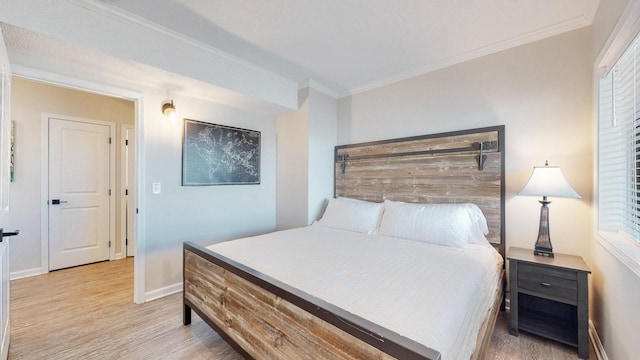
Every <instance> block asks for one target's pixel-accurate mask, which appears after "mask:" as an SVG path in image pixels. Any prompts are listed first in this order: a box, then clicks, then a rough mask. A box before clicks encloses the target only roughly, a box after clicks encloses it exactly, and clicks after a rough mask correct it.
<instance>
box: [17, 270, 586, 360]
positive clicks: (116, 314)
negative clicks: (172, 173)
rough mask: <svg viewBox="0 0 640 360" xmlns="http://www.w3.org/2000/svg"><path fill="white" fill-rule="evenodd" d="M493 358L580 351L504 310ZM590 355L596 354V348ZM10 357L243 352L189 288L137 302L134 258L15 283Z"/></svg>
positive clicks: (227, 356)
mask: <svg viewBox="0 0 640 360" xmlns="http://www.w3.org/2000/svg"><path fill="white" fill-rule="evenodd" d="M485 358H486V359H488V360H493V359H495V360H499V359H527V360H529V359H532V360H533V359H545V360H547V359H549V360H561V359H562V360H564V359H577V358H578V357H577V354H576V351H575V349H573V348H571V347H567V346H564V345H562V344H557V343H553V342H548V341H545V340H543V339H541V338H538V337H535V336H530V335H527V334H526V333H521V334H520V336H519V337H514V336H511V335H509V332H508V329H507V321H506V319H504V315H502V314H501V315H500V316H499V318H498V323H497V324H496V329H495V331H494V333H493V338H492V340H491V345H490V347H489V349H488V351H487V353H486V357H485ZM590 358H591V359H596V358H595V355H594V352H593V349H592V350H591V354H590ZM9 359H12V360H18V359H47V360H49V359H51V360H56V359H65V360H67V359H83V360H84V359H219V360H236V359H238V360H239V359H242V357H241V356H240V355H239V354H238V353H236V352H235V351H234V350H233V349H232V348H231V347H230V346H229V345H228V344H227V343H225V342H224V341H223V340H222V339H221V338H220V337H219V336H218V335H217V334H216V333H215V332H214V331H213V330H211V328H209V326H208V325H207V324H206V323H205V322H204V321H202V320H201V319H200V318H198V316H197V315H196V314H195V313H194V314H193V322H192V323H191V325H189V326H183V325H182V294H174V295H170V296H167V297H164V298H162V299H159V300H155V301H151V302H149V303H146V304H142V305H135V304H133V259H132V258H129V259H126V260H118V261H110V262H103V263H98V264H92V265H86V266H81V267H76V268H71V269H66V270H60V271H55V272H51V273H49V274H46V275H40V276H35V277H31V278H26V279H20V280H14V281H12V282H11V346H10V349H9Z"/></svg>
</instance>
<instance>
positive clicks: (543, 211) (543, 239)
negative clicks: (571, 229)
mask: <svg viewBox="0 0 640 360" xmlns="http://www.w3.org/2000/svg"><path fill="white" fill-rule="evenodd" d="M540 204H542V206H541V207H540V227H539V228H538V239H537V240H536V245H535V247H534V249H535V250H533V255H538V256H546V257H551V258H552V257H553V245H551V236H550V235H549V206H548V205H549V204H551V201H547V197H546V196H543V197H542V201H540Z"/></svg>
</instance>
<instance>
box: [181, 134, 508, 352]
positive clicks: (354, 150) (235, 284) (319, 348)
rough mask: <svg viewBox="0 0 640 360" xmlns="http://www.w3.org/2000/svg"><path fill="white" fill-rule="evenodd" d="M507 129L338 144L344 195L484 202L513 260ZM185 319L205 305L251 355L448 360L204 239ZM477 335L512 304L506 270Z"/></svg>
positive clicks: (220, 328)
mask: <svg viewBox="0 0 640 360" xmlns="http://www.w3.org/2000/svg"><path fill="white" fill-rule="evenodd" d="M504 191H505V190H504V126H496V127H488V128H481V129H472V130H464V131H457V132H449V133H442V134H433V135H425V136H418V137H410V138H402V139H394V140H385V141H377V142H369V143H362V144H353V145H345V146H337V147H336V149H335V196H343V197H351V198H358V199H363V200H370V201H383V200H385V199H389V200H396V201H405V202H416V203H467V202H471V203H475V204H477V205H478V206H479V207H480V208H481V209H482V211H483V212H484V214H485V217H486V218H487V222H488V225H489V231H490V233H489V235H488V236H487V238H488V239H489V241H490V242H491V243H492V244H493V245H494V246H495V247H496V249H497V250H498V251H499V252H500V254H501V255H502V256H503V258H504V249H505V241H504V223H505V220H504V206H505V202H504ZM183 276H184V283H183V289H184V291H183V297H184V298H183V303H184V306H183V309H184V312H183V323H184V324H185V325H188V324H190V323H191V311H192V310H193V311H195V312H196V313H197V314H198V315H199V316H200V317H201V318H202V319H203V320H204V321H205V322H207V323H208V324H209V325H210V326H211V327H212V328H213V329H214V330H215V331H216V332H217V333H218V334H220V336H221V337H223V338H224V339H225V340H226V341H227V342H228V343H230V344H231V345H232V346H233V347H234V348H235V349H236V350H237V351H239V352H240V353H241V354H243V355H244V356H245V357H246V358H255V359H305V358H306V359H394V358H396V359H440V353H439V352H438V351H436V350H434V349H430V348H428V347H426V346H424V345H421V344H419V343H417V342H415V341H412V340H410V339H407V338H405V337H402V336H400V335H399V334H396V333H394V332H392V331H390V330H388V329H385V328H383V327H381V326H379V325H377V324H374V323H372V322H370V321H368V320H366V319H363V318H360V317H358V316H355V315H353V314H351V313H349V312H346V311H344V310H342V309H340V308H338V307H336V306H334V305H332V304H329V303H327V302H324V301H322V300H320V299H317V298H314V297H312V296H309V295H307V294H305V293H303V292H301V291H299V290H298V289H295V288H292V287H290V286H288V285H286V284H283V283H281V282H279V281H278V280H276V279H272V278H270V277H268V276H266V275H264V274H262V273H259V272H256V271H254V270H252V269H251V268H248V267H246V266H244V265H242V264H240V263H237V262H235V261H232V260H230V259H228V258H226V257H224V256H221V255H220V254H217V253H215V252H213V251H211V250H209V249H207V248H205V247H202V246H200V245H197V244H194V243H191V242H185V244H184V275H183ZM495 293H496V296H495V302H494V306H493V307H492V308H491V309H490V311H489V312H488V313H487V316H486V317H485V319H484V321H483V324H482V326H481V329H480V332H479V334H478V337H477V342H476V349H475V352H474V353H473V355H472V357H471V358H472V359H480V358H481V357H482V354H483V353H484V350H485V348H486V347H487V345H488V343H489V342H490V340H491V335H492V333H493V328H494V325H495V322H496V318H497V315H498V312H499V309H501V308H502V306H503V305H504V303H503V299H504V271H503V272H502V274H501V281H500V282H499V286H498V288H496V289H495Z"/></svg>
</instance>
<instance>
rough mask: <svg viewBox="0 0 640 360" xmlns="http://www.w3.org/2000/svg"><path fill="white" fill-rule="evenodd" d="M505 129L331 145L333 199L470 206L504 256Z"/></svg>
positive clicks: (485, 129) (489, 238) (495, 127)
mask: <svg viewBox="0 0 640 360" xmlns="http://www.w3.org/2000/svg"><path fill="white" fill-rule="evenodd" d="M504 158H505V157H504V125H502V126H494V127H487V128H480V129H470V130H462V131H454V132H447V133H440V134H431V135H423V136H415V137H408V138H400V139H391V140H383V141H375V142H367V143H360V144H350V145H341V146H336V148H335V166H334V173H335V187H334V192H335V194H334V195H335V196H336V197H350V198H355V199H361V200H368V201H376V202H381V201H384V200H385V199H388V200H395V201H404V202H412V203H474V204H476V205H478V206H479V207H480V209H482V212H483V213H484V215H485V217H486V218H487V223H488V225H489V234H488V235H487V239H488V240H489V242H491V243H492V244H493V245H494V246H495V247H496V248H497V249H498V251H499V252H500V254H502V256H503V257H504V253H505V232H504V224H505V221H504V215H505V214H504V211H505V210H504V209H505V199H504V192H505V190H504V189H505V186H504Z"/></svg>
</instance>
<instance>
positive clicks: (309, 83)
mask: <svg viewBox="0 0 640 360" xmlns="http://www.w3.org/2000/svg"><path fill="white" fill-rule="evenodd" d="M304 88H311V89H314V90H317V91H319V92H321V93H323V94H325V95H327V96H330V97H332V98H334V99H338V98H339V95H340V94H339V93H338V92H337V91H334V90H333V89H331V88H330V87H328V86H325V85H323V84H321V83H320V82H317V81H315V80H313V79H307V80H305V81H302V82H300V83H299V84H298V89H300V90H302V89H304Z"/></svg>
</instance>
